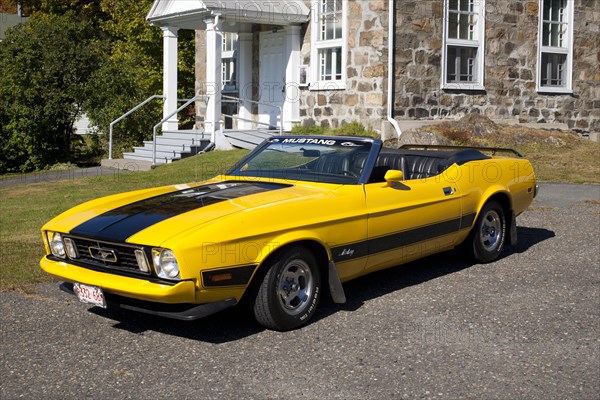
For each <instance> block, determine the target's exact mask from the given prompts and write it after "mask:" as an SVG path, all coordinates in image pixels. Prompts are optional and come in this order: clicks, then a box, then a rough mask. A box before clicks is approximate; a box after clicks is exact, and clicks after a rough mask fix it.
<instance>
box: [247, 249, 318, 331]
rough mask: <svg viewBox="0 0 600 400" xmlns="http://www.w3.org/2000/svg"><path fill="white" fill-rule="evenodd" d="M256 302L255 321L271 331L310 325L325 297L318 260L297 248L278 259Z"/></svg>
mask: <svg viewBox="0 0 600 400" xmlns="http://www.w3.org/2000/svg"><path fill="white" fill-rule="evenodd" d="M266 267H267V268H268V270H267V272H266V274H265V276H264V279H263V281H262V283H261V284H260V287H259V288H258V292H257V294H256V297H255V299H254V307H253V309H254V317H255V318H256V321H257V322H258V323H259V324H261V325H262V326H264V327H265V328H267V329H273V330H277V331H287V330H291V329H295V328H298V327H300V326H302V325H304V324H306V323H307V322H308V321H309V320H310V318H311V317H312V316H313V315H314V313H315V311H316V309H317V305H318V303H319V298H320V297H321V273H320V270H319V267H318V263H317V260H316V258H315V256H314V255H313V254H312V253H311V252H310V251H309V250H308V249H306V248H304V247H301V246H294V247H291V248H289V249H287V250H284V251H283V252H282V253H280V254H279V255H276V256H275V258H274V259H273V260H271V262H269V264H268V265H266Z"/></svg>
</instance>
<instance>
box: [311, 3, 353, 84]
mask: <svg viewBox="0 0 600 400" xmlns="http://www.w3.org/2000/svg"><path fill="white" fill-rule="evenodd" d="M332 1H333V2H335V0H318V1H313V3H312V6H313V9H312V12H311V15H312V16H313V17H312V20H311V53H310V59H311V62H310V76H311V77H312V79H314V80H313V81H311V82H310V84H309V88H310V90H343V89H346V70H347V65H348V61H347V58H348V54H347V53H348V49H347V42H348V41H347V38H348V1H347V0H342V2H341V4H342V37H341V38H338V39H330V40H321V39H320V31H321V26H322V25H321V10H322V9H323V7H324V4H325V5H326V4H327V3H330V2H332ZM328 7H330V6H328ZM328 9H331V8H328ZM333 48H341V53H342V64H341V69H342V70H341V78H340V79H331V80H323V79H320V77H321V74H320V57H319V51H320V50H325V49H333ZM332 64H333V63H332Z"/></svg>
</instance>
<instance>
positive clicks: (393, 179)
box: [384, 169, 404, 186]
mask: <svg viewBox="0 0 600 400" xmlns="http://www.w3.org/2000/svg"><path fill="white" fill-rule="evenodd" d="M384 179H385V181H386V182H387V186H392V185H393V184H394V183H398V182H402V180H403V179H404V174H403V173H402V171H399V170H397V169H390V170H389V171H388V172H386V173H385V177H384Z"/></svg>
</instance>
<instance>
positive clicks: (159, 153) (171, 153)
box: [133, 145, 182, 158]
mask: <svg viewBox="0 0 600 400" xmlns="http://www.w3.org/2000/svg"><path fill="white" fill-rule="evenodd" d="M133 152H134V153H135V154H139V155H144V156H150V157H152V145H150V146H149V147H139V146H136V147H134V148H133ZM181 153H182V152H181V151H176V150H160V149H159V148H158V147H157V148H156V158H164V157H167V158H181Z"/></svg>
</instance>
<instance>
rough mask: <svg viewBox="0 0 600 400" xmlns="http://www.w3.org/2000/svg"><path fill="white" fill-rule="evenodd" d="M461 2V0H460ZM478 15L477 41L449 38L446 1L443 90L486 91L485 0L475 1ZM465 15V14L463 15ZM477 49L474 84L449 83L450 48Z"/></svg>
mask: <svg viewBox="0 0 600 400" xmlns="http://www.w3.org/2000/svg"><path fill="white" fill-rule="evenodd" d="M458 1H459V2H460V0H458ZM473 2H474V5H475V10H476V12H475V13H476V15H477V23H476V25H475V29H474V30H473V33H474V35H475V39H473V40H467V39H455V38H449V37H448V35H449V27H448V23H449V21H450V18H449V17H450V4H449V0H444V36H443V47H442V49H443V50H442V79H441V87H442V89H457V90H485V86H484V68H485V64H484V60H485V0H473ZM461 15H465V14H461ZM449 47H458V48H475V49H477V59H476V62H475V68H476V71H475V73H474V78H475V80H474V81H473V82H448V80H447V78H448V73H447V72H448V48H449Z"/></svg>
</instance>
